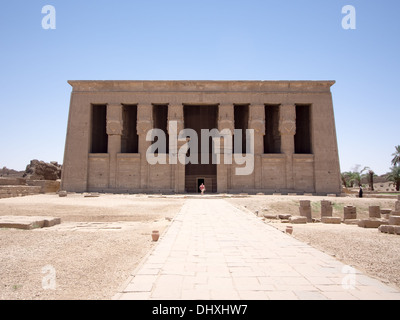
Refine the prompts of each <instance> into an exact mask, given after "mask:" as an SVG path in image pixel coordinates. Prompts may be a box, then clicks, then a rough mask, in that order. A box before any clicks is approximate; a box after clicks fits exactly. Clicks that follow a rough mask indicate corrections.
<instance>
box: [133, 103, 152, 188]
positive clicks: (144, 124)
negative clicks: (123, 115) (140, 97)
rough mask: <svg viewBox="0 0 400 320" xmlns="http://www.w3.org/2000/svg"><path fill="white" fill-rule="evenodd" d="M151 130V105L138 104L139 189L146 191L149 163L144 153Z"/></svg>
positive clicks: (149, 144) (148, 145) (149, 143)
mask: <svg viewBox="0 0 400 320" xmlns="http://www.w3.org/2000/svg"><path fill="white" fill-rule="evenodd" d="M151 129H153V106H152V105H151V104H139V105H138V108H137V134H138V136H139V153H140V187H141V189H147V188H148V184H149V169H150V168H149V167H150V165H149V163H148V162H147V158H146V152H147V149H148V148H149V147H150V146H151V143H152V142H151V141H146V135H147V133H148V132H149V130H151Z"/></svg>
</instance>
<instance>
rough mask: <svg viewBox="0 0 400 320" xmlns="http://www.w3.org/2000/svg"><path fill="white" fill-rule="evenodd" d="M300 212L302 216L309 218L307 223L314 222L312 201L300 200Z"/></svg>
mask: <svg viewBox="0 0 400 320" xmlns="http://www.w3.org/2000/svg"><path fill="white" fill-rule="evenodd" d="M299 212H300V216H302V217H306V218H307V222H312V215H311V201H310V200H300V207H299Z"/></svg>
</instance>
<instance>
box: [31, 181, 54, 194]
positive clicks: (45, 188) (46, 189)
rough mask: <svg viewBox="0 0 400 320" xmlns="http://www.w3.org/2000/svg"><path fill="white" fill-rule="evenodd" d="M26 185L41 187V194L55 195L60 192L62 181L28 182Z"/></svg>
mask: <svg viewBox="0 0 400 320" xmlns="http://www.w3.org/2000/svg"><path fill="white" fill-rule="evenodd" d="M26 184H27V185H28V186H35V187H40V193H55V192H58V191H59V190H60V185H61V180H27V181H26Z"/></svg>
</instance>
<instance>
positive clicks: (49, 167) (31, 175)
mask: <svg viewBox="0 0 400 320" xmlns="http://www.w3.org/2000/svg"><path fill="white" fill-rule="evenodd" d="M23 177H24V178H26V179H27V180H58V179H61V166H60V165H59V164H58V163H57V162H51V163H46V162H44V161H39V160H32V161H31V162H30V164H29V165H27V167H26V170H25V173H24V175H23Z"/></svg>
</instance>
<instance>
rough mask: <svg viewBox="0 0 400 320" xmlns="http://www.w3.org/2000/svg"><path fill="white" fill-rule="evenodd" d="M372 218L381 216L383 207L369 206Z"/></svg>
mask: <svg viewBox="0 0 400 320" xmlns="http://www.w3.org/2000/svg"><path fill="white" fill-rule="evenodd" d="M368 212H369V217H370V218H380V217H381V208H380V207H379V206H369V208H368Z"/></svg>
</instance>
